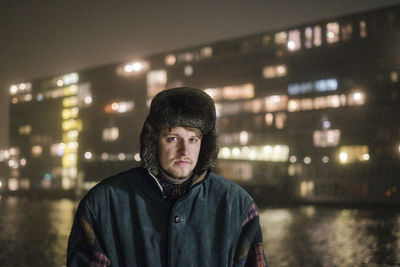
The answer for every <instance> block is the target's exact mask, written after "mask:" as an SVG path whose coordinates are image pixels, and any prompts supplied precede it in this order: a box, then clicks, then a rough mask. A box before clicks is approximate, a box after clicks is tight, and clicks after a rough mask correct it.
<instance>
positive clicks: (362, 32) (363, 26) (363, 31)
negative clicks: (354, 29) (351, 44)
mask: <svg viewBox="0 0 400 267" xmlns="http://www.w3.org/2000/svg"><path fill="white" fill-rule="evenodd" d="M367 36H368V31H367V22H365V20H361V21H360V37H361V38H365V37H367Z"/></svg>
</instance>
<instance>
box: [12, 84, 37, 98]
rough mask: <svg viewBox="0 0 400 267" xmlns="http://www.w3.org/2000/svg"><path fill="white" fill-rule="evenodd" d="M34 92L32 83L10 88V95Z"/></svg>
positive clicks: (15, 85)
mask: <svg viewBox="0 0 400 267" xmlns="http://www.w3.org/2000/svg"><path fill="white" fill-rule="evenodd" d="M31 90H32V84H31V83H20V84H14V85H11V86H10V90H9V92H10V95H16V94H19V93H29V92H31Z"/></svg>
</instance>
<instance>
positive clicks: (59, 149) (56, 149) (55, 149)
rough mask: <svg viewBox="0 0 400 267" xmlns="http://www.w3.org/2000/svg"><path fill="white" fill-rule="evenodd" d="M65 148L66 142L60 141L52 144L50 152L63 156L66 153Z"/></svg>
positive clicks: (53, 154)
mask: <svg viewBox="0 0 400 267" xmlns="http://www.w3.org/2000/svg"><path fill="white" fill-rule="evenodd" d="M64 150H65V144H64V143H58V144H52V145H51V146H50V154H51V155H52V156H59V157H61V156H63V155H64Z"/></svg>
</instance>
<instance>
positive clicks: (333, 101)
mask: <svg viewBox="0 0 400 267" xmlns="http://www.w3.org/2000/svg"><path fill="white" fill-rule="evenodd" d="M325 98H326V107H327V108H328V107H329V108H338V107H340V97H339V96H338V95H329V96H326V97H325Z"/></svg>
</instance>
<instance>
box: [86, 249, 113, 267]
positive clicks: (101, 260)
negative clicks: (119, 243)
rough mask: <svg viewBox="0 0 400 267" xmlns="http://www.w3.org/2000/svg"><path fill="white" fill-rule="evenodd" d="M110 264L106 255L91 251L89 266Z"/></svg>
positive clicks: (102, 266)
mask: <svg viewBox="0 0 400 267" xmlns="http://www.w3.org/2000/svg"><path fill="white" fill-rule="evenodd" d="M110 264H111V262H110V260H109V259H108V258H107V256H106V255H104V254H103V253H100V252H98V251H94V252H93V260H92V262H91V263H90V267H107V266H110Z"/></svg>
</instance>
